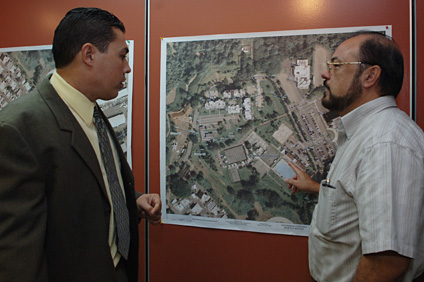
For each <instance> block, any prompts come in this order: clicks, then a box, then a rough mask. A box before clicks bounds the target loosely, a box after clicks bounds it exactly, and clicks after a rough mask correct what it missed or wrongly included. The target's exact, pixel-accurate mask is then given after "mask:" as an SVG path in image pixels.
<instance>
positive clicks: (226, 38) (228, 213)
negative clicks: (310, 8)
mask: <svg viewBox="0 0 424 282" xmlns="http://www.w3.org/2000/svg"><path fill="white" fill-rule="evenodd" d="M391 29H392V27H391V26H366V27H349V28H333V29H315V30H297V31H280V32H263V33H245V34H226V35H210V36H193V37H173V38H162V39H161V40H162V42H161V113H160V117H161V121H160V124H161V136H160V138H161V143H160V144H161V145H160V146H161V156H160V162H161V164H160V165H161V198H162V202H163V206H162V207H163V210H162V218H163V223H165V224H176V225H185V226H196V227H204V228H219V229H229V230H241V231H253V232H264V233H274V234H290V235H300V236H307V235H308V232H309V224H310V221H311V218H312V213H313V210H314V207H315V205H316V203H317V195H315V194H309V193H306V192H298V193H295V194H294V193H292V192H291V190H289V189H288V185H287V184H286V182H285V181H284V180H285V179H287V178H291V177H292V176H294V175H295V174H294V172H293V171H292V169H291V168H290V167H289V166H288V164H289V163H293V164H295V165H297V166H298V167H300V168H301V169H303V170H305V171H306V172H307V173H308V174H309V175H311V176H312V178H313V179H315V180H316V181H320V180H321V179H323V178H325V176H326V173H327V171H328V169H329V167H330V164H331V162H332V159H333V157H334V154H335V152H336V150H337V148H336V142H335V140H337V124H338V121H339V117H338V116H337V115H336V114H334V113H332V112H328V111H327V110H326V109H325V108H323V107H322V105H321V98H322V96H323V92H324V87H323V78H322V77H321V74H322V72H323V71H325V70H326V67H327V65H326V62H327V61H328V60H330V59H331V55H332V53H333V52H334V51H335V49H336V48H337V46H338V45H339V44H340V43H341V42H342V41H344V40H345V39H347V38H349V37H351V36H352V35H353V33H354V32H357V31H361V30H373V31H377V32H381V33H385V34H387V35H391Z"/></svg>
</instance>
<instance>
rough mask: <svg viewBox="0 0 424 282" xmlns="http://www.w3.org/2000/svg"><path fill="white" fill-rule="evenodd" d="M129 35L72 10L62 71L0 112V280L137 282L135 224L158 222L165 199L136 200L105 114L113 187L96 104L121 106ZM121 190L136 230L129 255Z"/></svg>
mask: <svg viewBox="0 0 424 282" xmlns="http://www.w3.org/2000/svg"><path fill="white" fill-rule="evenodd" d="M124 32H125V28H124V25H123V24H122V23H121V22H120V21H119V19H118V18H116V17H115V16H114V15H112V14H110V13H109V12H107V11H104V10H100V9H96V8H76V9H73V10H71V11H69V12H68V13H67V14H66V16H65V17H64V19H63V20H62V21H61V23H60V24H59V26H58V27H57V29H56V31H55V36H54V40H53V55H54V58H55V63H56V69H57V70H56V72H54V73H53V75H52V76H49V77H48V78H46V79H45V80H44V81H43V82H42V83H41V84H40V85H39V86H38V87H37V89H36V90H34V91H33V92H31V93H29V94H27V95H25V96H23V97H21V98H19V99H17V100H16V101H14V102H12V103H10V104H9V105H8V106H6V107H5V108H4V109H3V110H1V111H0V139H1V142H0V281H14V282H15V281H17V282H21V281H31V282H33V281H43V282H44V281H60V282H66V281H69V282H71V281H72V282H76V281H81V282H88V281H101V282H107V281H110V282H117V281H137V269H138V221H139V218H140V217H141V216H143V217H145V218H147V220H149V221H150V223H153V224H157V223H160V218H161V214H160V209H161V201H160V197H159V195H157V194H144V195H141V194H140V193H135V191H134V177H133V174H132V171H131V169H130V167H129V165H128V163H127V162H126V159H125V156H124V154H123V152H122V149H121V148H120V146H119V143H118V141H117V139H116V137H115V135H114V134H113V130H112V127H111V126H110V124H109V123H108V122H107V120H106V119H105V118H104V115H103V114H102V113H101V115H102V117H103V119H104V120H105V123H106V127H107V128H108V129H107V131H108V133H107V134H108V135H109V138H108V139H110V143H111V144H112V146H111V147H112V153H113V155H114V159H113V158H112V166H113V167H114V169H116V171H117V173H115V175H117V176H116V177H114V179H112V180H113V181H115V182H113V183H114V184H111V183H112V182H110V181H111V180H110V179H111V178H110V177H109V179H108V174H109V172H108V168H109V167H110V162H109V163H108V162H107V161H105V160H103V158H102V152H101V151H102V150H103V149H102V148H101V147H102V145H101V143H102V142H100V139H101V138H100V135H99V136H98V135H97V130H96V124H97V120H96V121H95V120H94V118H93V112H94V108H98V106H97V104H96V100H97V99H103V100H110V99H113V98H115V97H116V96H117V94H118V91H119V90H120V89H121V88H122V87H123V83H124V81H125V74H126V73H129V72H130V71H131V69H130V67H129V65H128V62H127V60H126V55H127V53H128V48H127V45H126V41H125V36H124ZM113 163H114V165H113ZM116 178H118V179H116ZM116 183H119V184H117V185H118V187H119V189H118V190H119V191H121V198H122V195H124V197H123V200H124V202H123V206H124V207H125V208H124V210H125V214H127V216H126V217H125V220H124V222H125V224H124V226H126V227H127V230H128V226H129V232H126V233H127V234H126V235H128V236H127V237H125V238H128V240H127V241H129V248H127V251H124V252H122V251H121V247H120V246H119V245H120V244H122V242H124V241H125V240H122V242H121V241H120V240H121V238H123V236H122V235H121V233H120V234H118V231H117V229H118V228H117V225H118V221H120V220H121V219H118V216H117V215H116V212H114V211H117V210H118V208H117V206H116V205H115V202H114V200H112V196H111V194H112V193H111V186H114V185H115V184H116ZM115 191H116V190H115ZM118 194H119V193H118ZM136 194H137V195H136ZM136 196H138V197H136ZM128 233H129V234H128ZM127 247H128V245H127Z"/></svg>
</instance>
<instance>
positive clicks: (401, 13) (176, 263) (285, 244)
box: [149, 0, 409, 282]
mask: <svg viewBox="0 0 424 282" xmlns="http://www.w3.org/2000/svg"><path fill="white" fill-rule="evenodd" d="M372 25H392V26H393V37H394V38H395V40H396V41H397V42H398V43H399V45H400V48H401V50H402V52H403V54H404V56H405V59H406V62H405V68H406V69H407V75H406V77H407V80H405V84H404V88H403V90H402V93H401V94H400V95H399V98H398V104H399V106H400V107H401V108H402V109H403V110H405V111H407V112H409V1H408V0H356V1H352V0H265V1H256V0H178V1H176V0H153V1H151V43H150V46H151V51H150V59H151V61H150V81H149V82H150V103H151V104H150V111H151V116H150V118H151V120H150V136H149V142H150V145H151V148H150V154H151V160H150V169H151V174H150V183H151V191H155V192H159V150H160V148H159V118H160V117H159V93H160V92H159V91H160V80H159V78H160V76H159V75H160V38H161V37H179V36H196V35H207V34H228V33H244V32H263V31H278V30H298V29H315V28H333V27H348V26H372ZM150 240H151V244H150V246H151V254H150V257H151V268H150V271H151V281H153V282H156V281H310V277H309V270H308V262H307V238H306V237H296V236H285V235H271V234H259V233H251V232H240V231H226V230H211V229H202V228H193V227H182V226H174V225H161V226H159V227H154V228H152V229H151V239H150Z"/></svg>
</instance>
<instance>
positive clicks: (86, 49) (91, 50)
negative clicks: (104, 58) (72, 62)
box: [81, 43, 98, 67]
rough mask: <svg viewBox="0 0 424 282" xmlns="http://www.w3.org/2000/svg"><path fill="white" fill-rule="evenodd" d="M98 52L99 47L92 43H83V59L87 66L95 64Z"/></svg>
mask: <svg viewBox="0 0 424 282" xmlns="http://www.w3.org/2000/svg"><path fill="white" fill-rule="evenodd" d="M97 52H98V50H97V48H96V47H95V46H94V45H93V44H91V43H85V44H84V45H82V47H81V57H82V61H83V62H84V63H85V64H86V65H87V66H90V67H91V66H93V64H94V58H95V55H96V53H97Z"/></svg>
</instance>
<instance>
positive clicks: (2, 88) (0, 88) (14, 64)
mask: <svg viewBox="0 0 424 282" xmlns="http://www.w3.org/2000/svg"><path fill="white" fill-rule="evenodd" d="M127 44H128V49H129V53H128V57H127V59H128V63H129V65H130V67H131V69H132V68H133V60H134V41H133V40H127ZM54 69H55V64H54V59H53V52H52V46H51V45H41V46H25V47H12V48H0V77H1V79H0V110H1V109H2V108H3V107H4V106H6V105H7V104H8V103H10V102H11V101H13V100H15V99H16V98H18V97H20V96H22V95H25V94H27V93H29V92H30V91H31V90H33V89H34V88H35V87H36V86H37V85H38V84H39V83H40V82H41V81H42V80H43V79H44V78H45V77H46V76H47V75H49V74H50V73H51V72H53V71H54ZM126 78H127V80H126V83H125V86H124V88H123V89H122V90H121V91H119V93H118V97H116V98H115V99H113V100H110V101H103V100H98V101H97V103H98V104H99V105H100V107H101V108H102V110H103V111H104V113H105V115H106V116H107V117H108V119H109V122H110V123H111V124H112V126H113V128H114V130H115V133H116V135H117V137H118V140H119V143H120V145H121V147H122V149H123V151H124V153H125V154H126V156H127V160H128V163H129V164H130V165H131V162H132V160H131V128H132V127H131V122H132V118H131V117H132V86H133V75H132V73H129V74H127V75H126Z"/></svg>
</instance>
